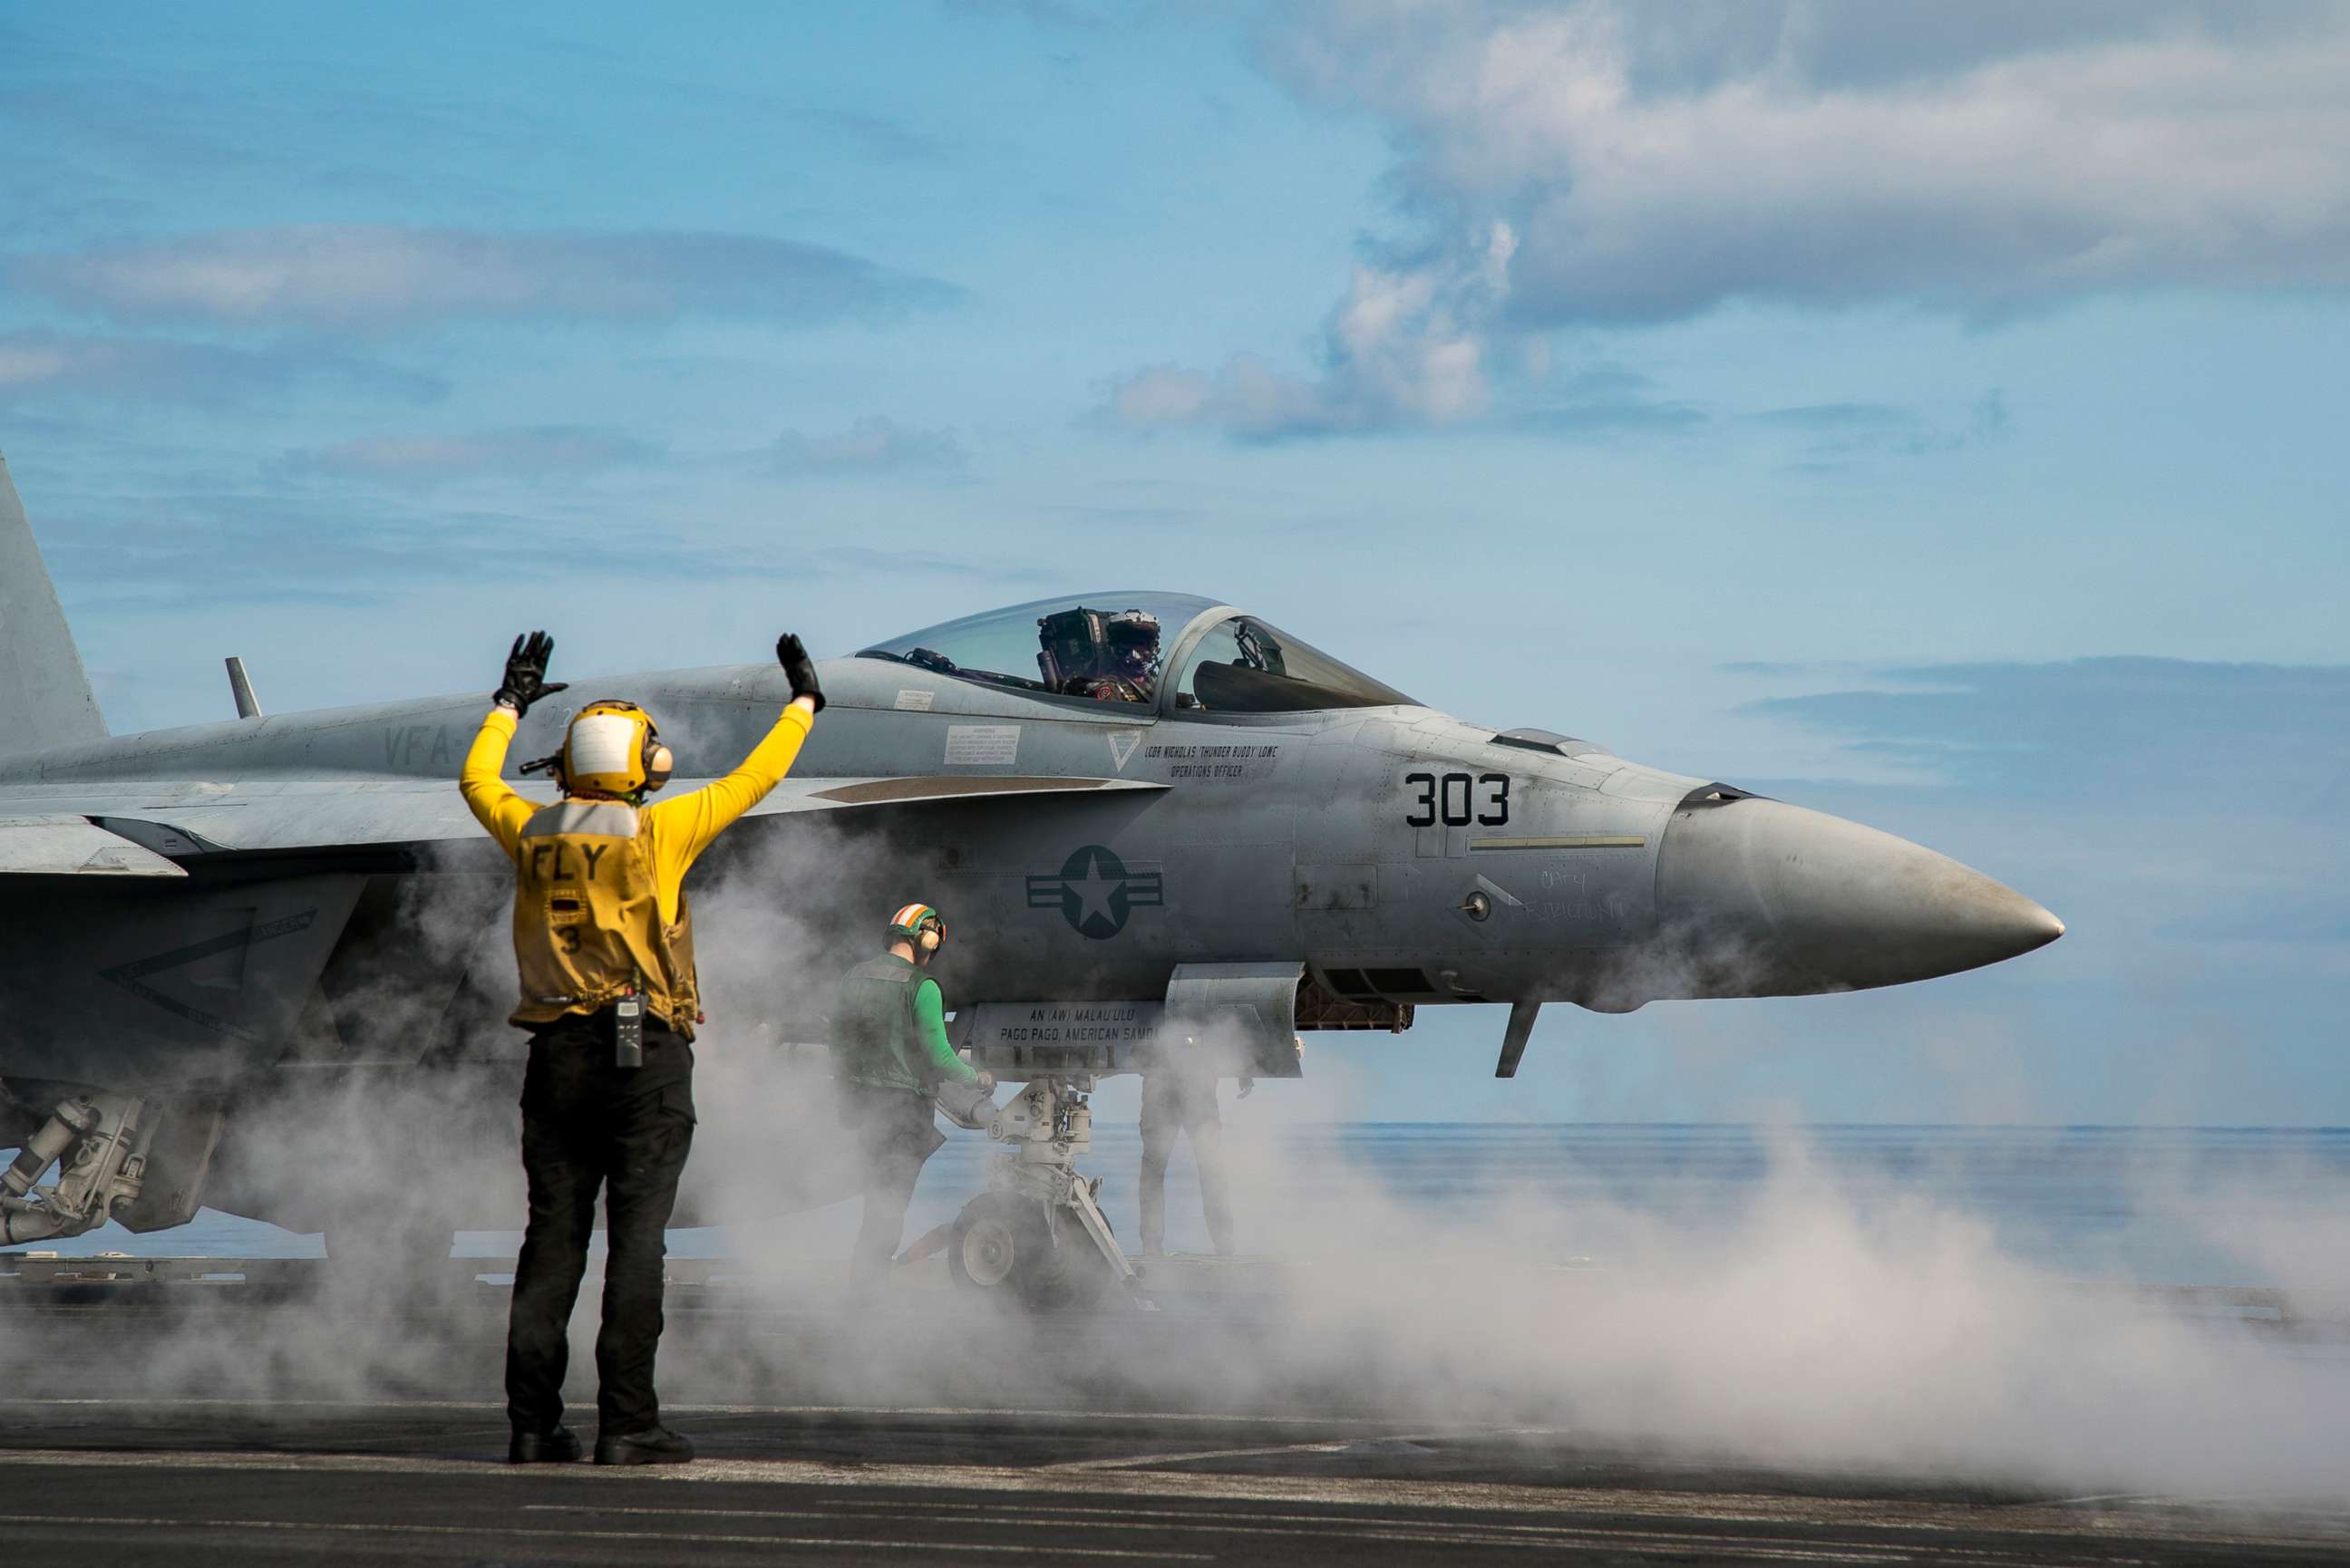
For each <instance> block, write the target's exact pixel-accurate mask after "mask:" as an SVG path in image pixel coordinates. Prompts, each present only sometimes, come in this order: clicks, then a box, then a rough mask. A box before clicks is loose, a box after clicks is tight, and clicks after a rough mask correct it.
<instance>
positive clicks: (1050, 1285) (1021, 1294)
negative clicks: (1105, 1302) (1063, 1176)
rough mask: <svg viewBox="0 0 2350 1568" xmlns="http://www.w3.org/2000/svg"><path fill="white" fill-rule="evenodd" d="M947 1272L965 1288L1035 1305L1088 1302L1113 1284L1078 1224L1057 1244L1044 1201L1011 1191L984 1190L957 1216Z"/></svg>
mask: <svg viewBox="0 0 2350 1568" xmlns="http://www.w3.org/2000/svg"><path fill="white" fill-rule="evenodd" d="M947 1272H949V1273H950V1274H951V1275H953V1276H954V1282H955V1283H956V1284H957V1285H958V1286H960V1287H962V1288H963V1289H965V1290H969V1291H972V1292H973V1293H977V1294H980V1295H983V1296H988V1297H991V1298H994V1299H997V1300H1004V1299H1009V1300H1014V1301H1017V1302H1018V1303H1020V1304H1021V1305H1023V1306H1025V1307H1028V1308H1031V1309H1032V1310H1033V1309H1046V1310H1049V1309H1053V1308H1066V1307H1075V1306H1084V1305H1087V1304H1088V1303H1091V1302H1092V1301H1094V1300H1095V1299H1096V1298H1097V1297H1098V1296H1099V1295H1100V1294H1101V1293H1102V1290H1103V1288H1104V1287H1105V1286H1107V1284H1108V1283H1109V1270H1108V1267H1107V1264H1105V1263H1104V1262H1103V1261H1102V1259H1101V1256H1100V1255H1099V1254H1098V1253H1097V1251H1095V1250H1094V1248H1093V1245H1092V1243H1091V1242H1089V1241H1087V1240H1086V1238H1085V1237H1084V1236H1083V1235H1082V1234H1080V1233H1077V1231H1076V1227H1075V1226H1068V1227H1065V1233H1064V1234H1063V1235H1062V1236H1061V1237H1060V1238H1059V1244H1058V1245H1055V1238H1054V1235H1053V1226H1052V1223H1051V1221H1050V1220H1047V1219H1046V1218H1045V1210H1044V1206H1043V1205H1042V1204H1040V1203H1038V1202H1037V1201H1036V1200H1035V1199H1032V1198H1020V1197H1016V1196H1014V1195H1013V1194H1011V1193H1006V1192H983V1193H981V1194H980V1195H979V1196H978V1197H976V1198H974V1199H972V1200H971V1201H970V1202H969V1203H966V1204H964V1205H963V1210H962V1213H961V1214H958V1215H957V1216H955V1221H954V1225H953V1228H952V1229H951V1231H949V1232H948V1236H947Z"/></svg>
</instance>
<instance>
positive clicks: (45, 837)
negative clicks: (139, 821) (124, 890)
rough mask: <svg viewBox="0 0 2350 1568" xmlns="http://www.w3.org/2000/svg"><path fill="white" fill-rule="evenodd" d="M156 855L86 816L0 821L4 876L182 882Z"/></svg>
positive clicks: (179, 872)
mask: <svg viewBox="0 0 2350 1568" xmlns="http://www.w3.org/2000/svg"><path fill="white" fill-rule="evenodd" d="M186 875H187V873H186V872H185V871H182V870H181V869H180V868H179V867H177V866H174V865H173V864H172V862H170V861H169V860H166V859H165V858H163V857H161V855H158V854H156V853H155V852H154V851H153V850H151V849H148V848H145V847H142V846H140V845H137V844H134V843H132V842H131V841H130V839H128V838H124V837H122V836H120V835H118V834H113V833H109V832H108V831H107V830H106V829H104V828H103V827H100V826H98V825H97V824H96V823H94V822H92V821H90V820H89V818H88V817H86V816H66V815H48V814H45V815H39V816H0V876H11V877H26V876H32V877H184V876H186Z"/></svg>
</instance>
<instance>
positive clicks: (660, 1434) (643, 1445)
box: [596, 1427, 693, 1465]
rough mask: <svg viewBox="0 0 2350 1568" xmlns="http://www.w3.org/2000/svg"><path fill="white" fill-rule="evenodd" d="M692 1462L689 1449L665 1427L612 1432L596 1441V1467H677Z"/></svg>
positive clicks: (690, 1447)
mask: <svg viewBox="0 0 2350 1568" xmlns="http://www.w3.org/2000/svg"><path fill="white" fill-rule="evenodd" d="M692 1458H693V1445H692V1444H691V1443H690V1442H688V1441H686V1439H685V1438H682V1437H680V1436H679V1435H678V1434H677V1433H675V1432H672V1431H671V1430H670V1429H669V1428H667V1427H647V1428H644V1429H643V1430H642V1431H639V1432H613V1433H608V1434H605V1435H601V1436H598V1438H597V1439H596V1462H597V1463H598V1464H599V1465H681V1464H684V1463H685V1462H686V1461H687V1460H689V1459H692Z"/></svg>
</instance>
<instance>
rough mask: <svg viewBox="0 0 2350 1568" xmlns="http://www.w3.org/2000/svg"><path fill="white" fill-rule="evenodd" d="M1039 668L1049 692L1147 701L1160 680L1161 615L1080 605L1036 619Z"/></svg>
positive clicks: (1137, 610)
mask: <svg viewBox="0 0 2350 1568" xmlns="http://www.w3.org/2000/svg"><path fill="white" fill-rule="evenodd" d="M1036 637H1037V641H1038V642H1039V643H1041V644H1042V645H1043V651H1042V652H1040V653H1038V654H1037V655H1036V668H1037V670H1039V671H1040V672H1041V673H1042V674H1043V675H1044V677H1045V689H1046V690H1047V691H1056V692H1059V693H1060V694H1061V695H1062V696H1065V697H1091V698H1094V699H1095V700H1097V701H1103V702H1148V701H1150V699H1151V695H1152V692H1153V690H1154V688H1155V687H1156V685H1157V683H1158V680H1159V618H1158V617H1157V616H1155V615H1152V614H1151V613H1150V612H1149V611H1148V610H1139V609H1126V610H1119V611H1118V612H1117V613H1115V614H1106V613H1104V612H1103V611H1101V610H1095V609H1087V608H1084V607H1078V608H1076V609H1066V610H1062V611H1060V612H1058V613H1057V614H1054V615H1048V616H1045V617H1043V618H1040V619H1039V620H1038V621H1037V622H1036Z"/></svg>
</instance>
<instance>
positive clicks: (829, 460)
mask: <svg viewBox="0 0 2350 1568" xmlns="http://www.w3.org/2000/svg"><path fill="white" fill-rule="evenodd" d="M767 461H768V462H769V465H770V466H771V467H772V468H773V469H774V471H775V472H777V473H785V474H800V473H903V472H917V471H921V470H931V471H934V472H944V471H949V470H953V469H959V468H961V467H962V466H963V462H964V457H963V451H962V442H960V441H957V440H956V439H955V435H954V432H953V431H943V430H916V429H913V428H911V427H909V426H906V425H901V424H899V423H898V422H897V421H894V420H889V419H884V418H882V417H881V416H879V415H878V414H876V415H868V417H866V418H864V419H861V420H858V421H857V422H856V423H855V424H853V425H850V426H849V427H848V428H847V430H844V431H837V432H836V433H834V434H831V435H806V434H804V433H802V432H801V431H784V433H783V434H781V435H779V436H777V437H776V438H775V441H774V443H773V444H772V445H771V446H769V447H768V449H767Z"/></svg>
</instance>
